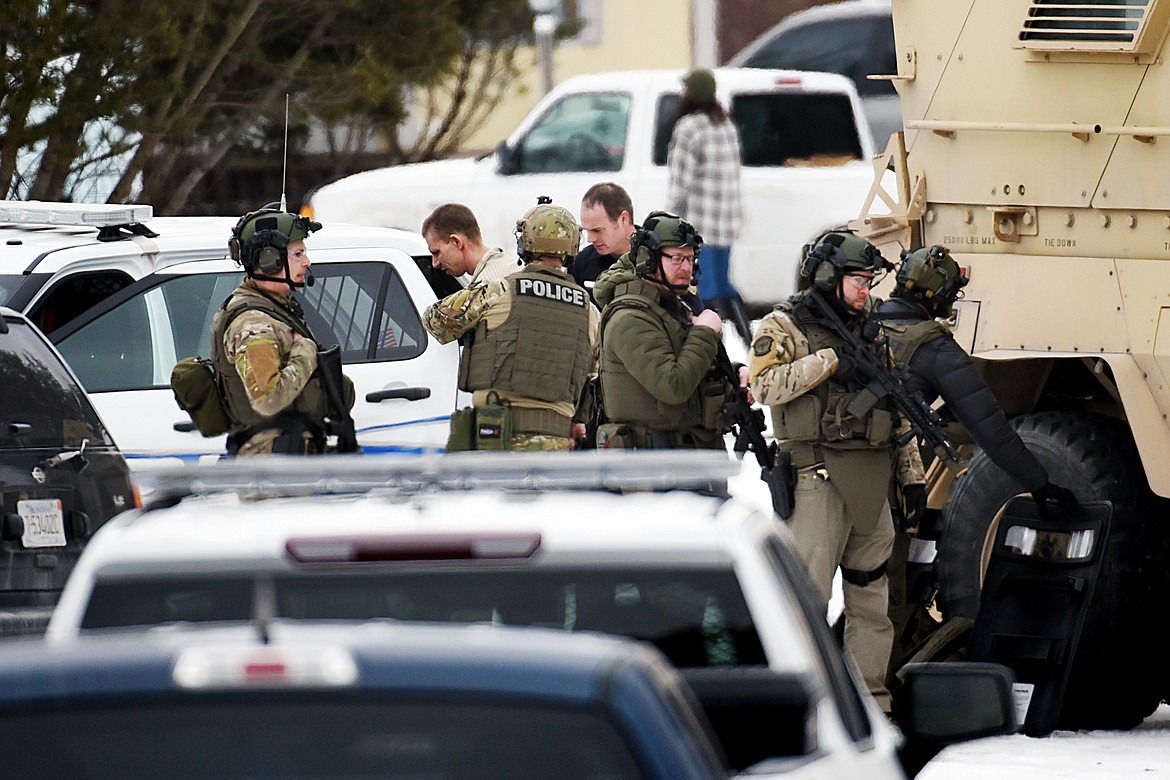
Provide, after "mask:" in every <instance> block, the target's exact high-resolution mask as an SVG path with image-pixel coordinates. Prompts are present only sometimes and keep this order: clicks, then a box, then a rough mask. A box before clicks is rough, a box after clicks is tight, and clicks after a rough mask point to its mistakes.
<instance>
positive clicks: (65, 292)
mask: <svg viewBox="0 0 1170 780" xmlns="http://www.w3.org/2000/svg"><path fill="white" fill-rule="evenodd" d="M133 281H134V280H133V279H131V278H130V276H129V275H128V274H125V273H122V272H121V271H100V272H96V273H81V274H71V275H70V276H67V277H66V278H64V279H62V280H61V281H59V282H57V283H56V284H54V285H53V286H52V288H50V289H49V290H48V291H47V292H46V293H45V294H44V295H42V296H41V297H40V299H38V300H37V302H36V304H35V305H34V306H33V307H32V308H31V309H29V311H28V318H29V319H30V320H32V322H33V324H34V325H36V326H37V327H38V328H40V329H41V331H42V332H43V333H52V332H53V331H54V330H56V329H57V328H59V327H61V326H62V325H64V324H65V323H67V322H69V321H70V320H72V319H73V318H74V317H76V316H77V315H79V314H82V313H83V312H85V311H86V310H87V309H89V308H91V307H93V306H95V305H96V304H98V303H101V302H102V301H104V300H105V299H106V298H109V297H110V296H111V295H113V294H114V293H116V292H118V290H121V289H122V288H124V287H127V286H129V285H130V284H132V283H133Z"/></svg>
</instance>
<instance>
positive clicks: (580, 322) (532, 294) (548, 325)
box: [459, 265, 593, 405]
mask: <svg viewBox="0 0 1170 780" xmlns="http://www.w3.org/2000/svg"><path fill="white" fill-rule="evenodd" d="M505 281H506V282H507V285H508V292H507V296H508V300H509V302H510V305H511V308H510V310H509V313H508V318H507V319H506V320H504V322H503V323H502V324H501V325H500V326H499V327H497V328H495V329H494V330H492V331H491V332H488V330H487V325H486V323H485V322H483V321H481V322H480V323H479V325H478V326H477V327H476V329H475V338H474V340H473V341H472V342H471V343H470V344H469V345H467V346H465V347H464V349H463V355H462V357H461V358H460V365H459V389H461V390H465V391H467V392H474V391H476V390H506V391H508V392H509V393H513V394H515V395H519V396H523V397H525V398H532V399H535V400H539V401H546V402H551V403H555V402H568V403H571V404H574V405H575V404H576V403H577V401H578V400H579V399H580V397H581V388H583V387H584V386H585V378H586V377H587V376H588V374H589V369H590V368H591V365H590V364H591V362H592V358H593V349H592V347H591V345H590V343H589V293H588V292H586V291H585V288H583V287H581V286H579V285H578V284H577V283H576V282H574V281H573V280H572V278H571V277H569V276H567V275H566V274H564V273H562V272H560V271H557V270H556V269H553V268H546V267H541V266H533V265H529V266H528V267H526V268H523V269H521V270H519V271H517V272H515V273H513V274H511V275H510V276H508V277H507V278H506V280H505Z"/></svg>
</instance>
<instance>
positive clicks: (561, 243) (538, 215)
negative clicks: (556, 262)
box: [516, 195, 581, 265]
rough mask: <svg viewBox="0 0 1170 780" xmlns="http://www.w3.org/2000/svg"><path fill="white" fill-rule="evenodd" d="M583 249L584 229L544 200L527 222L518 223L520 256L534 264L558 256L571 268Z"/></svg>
mask: <svg viewBox="0 0 1170 780" xmlns="http://www.w3.org/2000/svg"><path fill="white" fill-rule="evenodd" d="M580 248H581V227H580V226H579V225H578V224H577V218H576V217H574V216H573V215H572V214H570V213H569V211H568V210H567V209H564V208H562V207H560V206H554V205H553V202H552V198H549V197H547V196H544V195H542V196H540V197H539V198H537V199H536V205H535V206H533V207H532V208H530V209H529V210H528V213H527V214H525V215H524V218H523V219H519V220H516V252H517V254H519V255H520V259H521V260H523V261H524V262H526V263H531V262H532V261H533V260H535V259H536V258H537V257H539V256H541V255H556V256H558V257H560V258H561V260H562V261H563V262H564V263H565V264H566V265H568V263H569V261H571V260H572V259H573V258H574V257H575V256H576V255H577V251H578V250H579V249H580Z"/></svg>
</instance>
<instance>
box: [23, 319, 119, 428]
mask: <svg viewBox="0 0 1170 780" xmlns="http://www.w3.org/2000/svg"><path fill="white" fill-rule="evenodd" d="M7 324H8V331H7V332H6V333H0V377H3V379H2V380H0V384H2V386H3V392H0V449H12V448H19V447H54V448H62V447H70V448H75V447H79V446H80V445H81V442H82V441H83V440H85V439H88V440H89V444H90V445H97V444H102V445H109V444H112V441H111V439H110V435H109V434H108V433H107V432H106V430H105V428H103V427H102V424H101V420H99V419H98V416H97V414H96V413H95V412H94V410H93V407H92V406H91V405H90V403H89V400H88V399H86V398H85V395H84V394H83V393H82V392H81V388H79V387H78V386H77V383H76V382H74V381H73V377H71V376H70V375H69V371H68V370H67V369H66V368H65V366H64V365H63V364H62V363H61V361H60V360H59V359H58V358H57V356H56V355H54V354H53V352H52V351H51V350H50V349H49V347H48V345H47V344H45V342H44V341H42V340H41V338H40V336H38V335H37V333H36V332H35V331H34V330H33V329H32V328H31V327H30V326H29V325H27V324H25V323H24V322H22V321H20V320H13V319H10V320H7Z"/></svg>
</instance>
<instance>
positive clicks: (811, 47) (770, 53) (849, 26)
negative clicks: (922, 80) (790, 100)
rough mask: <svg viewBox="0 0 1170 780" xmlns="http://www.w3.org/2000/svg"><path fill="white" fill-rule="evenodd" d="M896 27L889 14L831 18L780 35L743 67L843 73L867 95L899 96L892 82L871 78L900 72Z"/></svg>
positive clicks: (858, 89) (860, 91)
mask: <svg viewBox="0 0 1170 780" xmlns="http://www.w3.org/2000/svg"><path fill="white" fill-rule="evenodd" d="M894 56H895V55H894V23H893V19H892V17H890V16H889V15H878V16H865V17H854V18H851V19H826V20H824V21H820V22H813V23H810V24H805V25H801V26H800V27H796V28H793V29H790V30H787V31H786V32H784V33H781V34H780V35H777V36H776V37H775V38H773V39H772V40H771V41H769V42H768V43H767V44H766V45H765V46H763V47H762V48H761V49H760V50H759V51H757V52H756V53H755V54H754V55H752V56H751V57H750V58H748V60H747V61H746V62H745V63H744V65H745V67H749V68H790V69H793V70H815V71H823V72H827V73H838V74H840V75H842V76H847V77H848V78H850V79H852V80H853V82H854V84H855V85H856V86H857V91H858V92H859V93H861V94H863V95H866V94H875V95H876V94H883V95H884V94H889V95H892V94H894V93H895V90H894V87H893V85H892V84H891V83H890V82H889V81H870V80H869V79H867V78H866V76H868V75H869V74H871V73H872V74H877V75H890V74H893V73H897V72H898V68H897V63H896V62H895V59H894Z"/></svg>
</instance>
